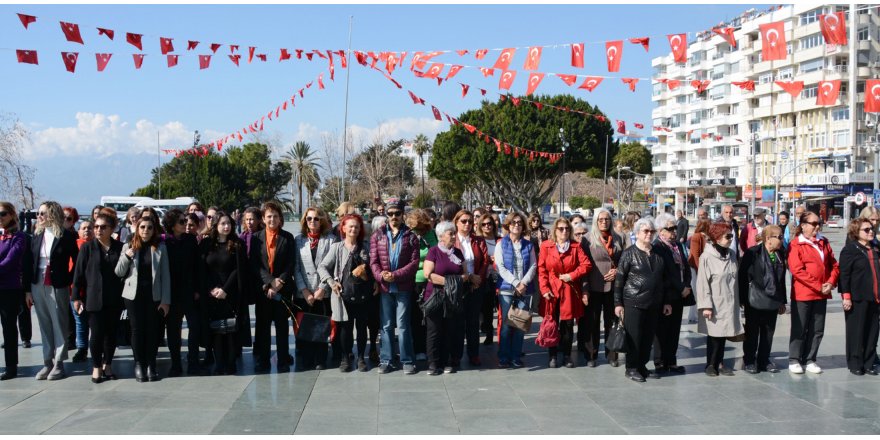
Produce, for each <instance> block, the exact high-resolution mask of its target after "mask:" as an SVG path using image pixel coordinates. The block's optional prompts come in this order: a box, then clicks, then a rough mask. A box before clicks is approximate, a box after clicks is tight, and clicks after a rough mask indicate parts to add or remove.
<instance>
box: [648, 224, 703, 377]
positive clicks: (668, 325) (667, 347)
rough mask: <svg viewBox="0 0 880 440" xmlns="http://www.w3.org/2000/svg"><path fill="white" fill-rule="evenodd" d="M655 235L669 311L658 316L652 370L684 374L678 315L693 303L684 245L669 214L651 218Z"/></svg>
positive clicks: (694, 302) (679, 316) (655, 246)
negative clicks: (680, 363)
mask: <svg viewBox="0 0 880 440" xmlns="http://www.w3.org/2000/svg"><path fill="white" fill-rule="evenodd" d="M654 226H655V227H656V228H657V231H658V232H657V238H656V239H654V249H655V250H656V251H657V254H658V255H660V256H661V257H663V263H664V264H663V267H664V268H665V269H666V270H665V272H664V273H663V275H662V276H663V279H664V281H665V282H666V285H665V287H664V289H666V290H667V295H668V298H669V304H670V305H672V313H671V314H669V315H660V316H659V318H658V319H659V321H658V322H657V335H656V336H655V337H654V371H656V372H657V373H661V374H662V373H670V374H684V372H685V370H684V367H682V366H680V365H678V358H677V356H676V353H677V352H678V339H679V335H680V334H681V315H682V312H683V311H684V306H691V305H694V304H696V301H695V300H694V292H693V291H692V290H691V270H690V267H688V265H687V261H686V260H685V251H684V245H683V244H682V243H681V241H679V240H678V237H677V234H678V229H679V228H678V224H677V222H676V220H675V218H674V217H673V216H672V215H671V214H667V213H663V214H660V215H659V216H657V218H656V219H655V220H654Z"/></svg>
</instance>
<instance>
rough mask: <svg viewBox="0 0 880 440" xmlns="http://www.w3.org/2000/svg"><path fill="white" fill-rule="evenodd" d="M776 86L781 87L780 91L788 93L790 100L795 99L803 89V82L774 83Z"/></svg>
mask: <svg viewBox="0 0 880 440" xmlns="http://www.w3.org/2000/svg"><path fill="white" fill-rule="evenodd" d="M776 85H778V86H779V87H782V90H785V91H786V92H788V93H789V94H790V95H791V96H792V98H797V97H798V95H800V94H801V90H803V89H804V82H803V81H776Z"/></svg>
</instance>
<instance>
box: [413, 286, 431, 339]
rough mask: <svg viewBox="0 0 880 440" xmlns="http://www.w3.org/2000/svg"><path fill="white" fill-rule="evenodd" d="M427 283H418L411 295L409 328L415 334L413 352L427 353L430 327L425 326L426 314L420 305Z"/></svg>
mask: <svg viewBox="0 0 880 440" xmlns="http://www.w3.org/2000/svg"><path fill="white" fill-rule="evenodd" d="M426 284H427V283H416V288H415V291H414V292H413V294H412V295H410V296H409V309H410V313H409V328H410V330H411V331H412V336H413V338H412V339H413V352H414V353H416V354H418V353H427V341H426V339H427V337H428V328H427V327H426V326H425V316H424V315H422V309H421V308H420V307H419V295H421V294H422V292H424V291H425V285H426Z"/></svg>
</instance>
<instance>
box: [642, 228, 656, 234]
mask: <svg viewBox="0 0 880 440" xmlns="http://www.w3.org/2000/svg"><path fill="white" fill-rule="evenodd" d="M642 232H644V233H645V234H656V233H657V230H656V229H642Z"/></svg>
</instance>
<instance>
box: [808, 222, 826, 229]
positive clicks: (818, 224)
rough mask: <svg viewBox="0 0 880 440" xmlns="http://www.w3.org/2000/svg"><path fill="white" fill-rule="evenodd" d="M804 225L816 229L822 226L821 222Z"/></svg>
mask: <svg viewBox="0 0 880 440" xmlns="http://www.w3.org/2000/svg"><path fill="white" fill-rule="evenodd" d="M804 224H805V225H811V226H812V227H814V228H818V227H819V226H821V225H822V224H821V223H819V222H804Z"/></svg>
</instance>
